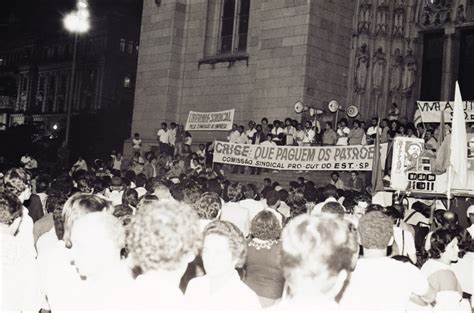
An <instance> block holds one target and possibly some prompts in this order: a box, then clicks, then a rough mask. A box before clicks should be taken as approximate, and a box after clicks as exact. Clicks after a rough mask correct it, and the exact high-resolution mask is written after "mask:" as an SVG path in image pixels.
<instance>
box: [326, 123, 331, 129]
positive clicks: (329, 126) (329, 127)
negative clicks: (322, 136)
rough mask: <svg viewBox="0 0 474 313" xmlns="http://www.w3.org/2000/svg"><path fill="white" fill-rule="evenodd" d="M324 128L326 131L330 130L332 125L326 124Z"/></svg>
mask: <svg viewBox="0 0 474 313" xmlns="http://www.w3.org/2000/svg"><path fill="white" fill-rule="evenodd" d="M325 128H326V130H330V129H332V123H331V122H326V124H325Z"/></svg>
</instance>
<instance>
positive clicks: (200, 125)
mask: <svg viewBox="0 0 474 313" xmlns="http://www.w3.org/2000/svg"><path fill="white" fill-rule="evenodd" d="M234 113H235V109H232V110H227V111H220V112H195V111H189V115H188V120H187V122H186V127H185V129H186V130H231V129H232V123H233V122H234Z"/></svg>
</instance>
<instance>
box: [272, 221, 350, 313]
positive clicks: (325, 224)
mask: <svg viewBox="0 0 474 313" xmlns="http://www.w3.org/2000/svg"><path fill="white" fill-rule="evenodd" d="M357 251H358V247H357V241H356V237H355V234H354V232H352V231H351V228H350V224H349V223H348V222H346V221H344V220H341V219H340V218H338V217H336V216H333V215H330V214H326V213H323V214H322V215H320V216H310V215H306V214H303V215H299V216H297V217H295V218H294V219H293V220H291V221H290V222H289V223H288V224H287V225H286V227H285V228H284V229H283V233H282V252H281V265H282V268H283V273H284V277H285V279H286V285H287V288H286V289H285V290H284V294H283V298H282V301H281V302H280V303H279V304H278V305H277V308H278V309H283V310H313V309H314V310H316V311H318V310H321V309H323V310H332V309H337V308H338V305H337V303H336V297H337V296H338V294H339V293H340V292H341V290H342V289H343V287H344V284H345V283H346V281H347V280H348V278H349V275H350V271H351V270H352V268H353V263H354V257H355V256H357Z"/></svg>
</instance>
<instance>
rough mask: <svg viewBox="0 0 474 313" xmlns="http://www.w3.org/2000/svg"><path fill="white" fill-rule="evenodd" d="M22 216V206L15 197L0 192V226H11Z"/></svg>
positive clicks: (8, 193) (9, 193)
mask: <svg viewBox="0 0 474 313" xmlns="http://www.w3.org/2000/svg"><path fill="white" fill-rule="evenodd" d="M22 214H23V205H22V204H21V201H20V199H18V197H17V196H16V195H14V194H13V193H11V192H0V224H6V225H11V224H12V223H13V221H14V220H15V219H16V218H18V217H20V216H22Z"/></svg>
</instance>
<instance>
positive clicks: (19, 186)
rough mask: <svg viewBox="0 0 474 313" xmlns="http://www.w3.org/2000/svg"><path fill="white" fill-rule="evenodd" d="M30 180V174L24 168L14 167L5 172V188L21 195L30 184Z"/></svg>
mask: <svg viewBox="0 0 474 313" xmlns="http://www.w3.org/2000/svg"><path fill="white" fill-rule="evenodd" d="M28 181H29V178H28V174H27V172H26V171H25V170H24V169H22V168H12V169H10V170H8V171H7V173H6V174H5V189H6V190H7V191H9V192H11V193H13V194H14V195H16V196H17V197H19V196H20V195H21V193H22V192H23V191H24V190H25V189H26V187H27V186H28Z"/></svg>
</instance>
